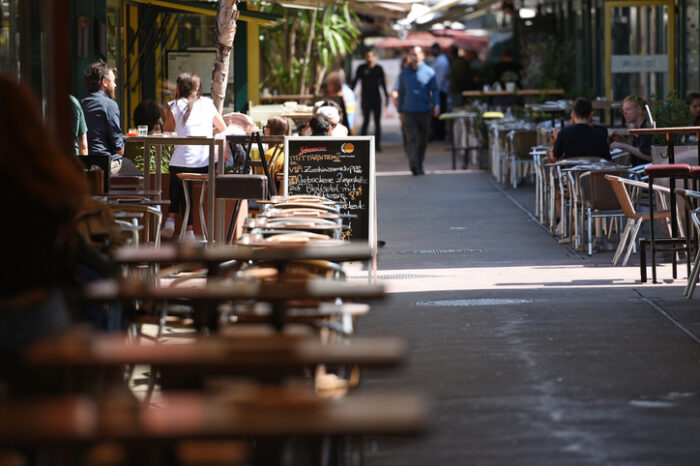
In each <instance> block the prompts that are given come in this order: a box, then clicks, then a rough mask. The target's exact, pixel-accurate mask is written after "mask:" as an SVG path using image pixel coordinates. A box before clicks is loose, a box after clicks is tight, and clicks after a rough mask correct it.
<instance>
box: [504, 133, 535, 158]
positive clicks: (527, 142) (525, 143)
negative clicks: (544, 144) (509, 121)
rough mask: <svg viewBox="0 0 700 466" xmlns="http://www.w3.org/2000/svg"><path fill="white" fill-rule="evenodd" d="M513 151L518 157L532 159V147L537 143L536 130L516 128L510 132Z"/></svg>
mask: <svg viewBox="0 0 700 466" xmlns="http://www.w3.org/2000/svg"><path fill="white" fill-rule="evenodd" d="M510 143H511V153H512V154H513V155H515V158H516V159H531V158H532V155H530V149H531V148H532V147H533V146H536V145H537V131H536V130H534V129H533V130H515V131H512V132H511V133H510Z"/></svg>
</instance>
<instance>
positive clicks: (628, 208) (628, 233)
mask: <svg viewBox="0 0 700 466" xmlns="http://www.w3.org/2000/svg"><path fill="white" fill-rule="evenodd" d="M605 179H606V180H608V181H609V182H610V184H611V185H612V189H613V191H614V193H615V196H616V197H617V200H618V202H619V203H620V207H621V208H622V212H623V213H624V215H625V217H627V223H626V224H625V229H624V230H623V231H622V234H621V235H620V243H619V244H618V246H617V251H615V256H614V257H613V260H612V263H613V265H617V263H618V262H619V260H620V257H622V253H623V252H625V248H626V252H625V257H624V259H623V261H622V265H623V266H625V265H627V261H628V260H629V257H630V254H631V253H632V249H633V248H634V244H635V241H636V239H637V236H638V235H639V230H640V229H641V228H642V224H643V223H644V222H645V221H647V220H649V219H650V218H651V217H650V215H649V212H637V210H636V209H635V207H634V204H633V203H632V199H631V198H630V195H629V193H628V192H627V186H630V187H635V188H639V189H648V188H649V185H648V184H647V183H644V182H641V181H634V180H628V179H625V178H621V177H619V176H614V175H605ZM654 192H655V193H656V194H659V199H660V202H661V205H662V209H664V210H661V211H660V212H656V213H655V214H654V218H669V217H670V215H671V213H670V212H669V211H668V210H665V209H666V207H665V200H664V198H663V196H661V195H660V194H661V193H668V192H669V189H668V188H666V187H664V186H658V185H654ZM650 197H651V196H650Z"/></svg>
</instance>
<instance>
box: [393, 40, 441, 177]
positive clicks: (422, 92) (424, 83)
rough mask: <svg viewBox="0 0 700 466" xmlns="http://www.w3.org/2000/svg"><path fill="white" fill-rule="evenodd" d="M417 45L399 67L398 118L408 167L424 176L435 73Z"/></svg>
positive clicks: (435, 101)
mask: <svg viewBox="0 0 700 466" xmlns="http://www.w3.org/2000/svg"><path fill="white" fill-rule="evenodd" d="M424 58H425V55H424V54H423V50H422V49H421V48H420V47H417V46H416V47H413V48H412V49H411V51H410V53H409V55H408V66H406V67H405V68H404V69H403V70H401V74H399V80H398V81H399V85H398V91H399V93H398V110H399V118H401V121H402V122H403V125H404V130H405V134H406V147H407V154H406V155H407V156H408V160H409V166H410V169H411V172H412V173H413V175H424V174H425V171H423V160H424V159H425V151H426V149H427V145H428V131H429V130H430V121H431V118H432V117H433V116H435V117H437V116H438V115H439V114H440V103H439V93H438V87H437V81H436V80H435V72H434V71H433V69H432V68H431V67H429V66H428V65H426V64H425V63H424V62H423V59H424Z"/></svg>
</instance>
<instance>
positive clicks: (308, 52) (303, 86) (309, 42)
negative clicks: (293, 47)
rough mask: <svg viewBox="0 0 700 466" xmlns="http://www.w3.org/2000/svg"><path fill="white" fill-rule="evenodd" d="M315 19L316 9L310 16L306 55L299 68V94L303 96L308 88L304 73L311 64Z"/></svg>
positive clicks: (316, 15)
mask: <svg viewBox="0 0 700 466" xmlns="http://www.w3.org/2000/svg"><path fill="white" fill-rule="evenodd" d="M316 18H318V9H317V8H314V12H313V15H311V25H310V26H311V27H310V30H309V37H308V38H307V39H306V53H305V54H304V57H303V58H304V64H303V65H302V67H301V83H300V85H299V94H302V95H303V94H304V91H305V90H307V89H308V88H307V87H306V72H307V71H308V70H309V65H310V64H311V46H312V45H313V43H314V39H315V36H316Z"/></svg>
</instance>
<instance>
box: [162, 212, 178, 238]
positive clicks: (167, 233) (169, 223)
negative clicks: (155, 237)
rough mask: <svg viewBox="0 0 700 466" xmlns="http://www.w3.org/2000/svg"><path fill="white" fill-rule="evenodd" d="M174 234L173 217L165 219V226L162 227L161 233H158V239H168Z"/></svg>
mask: <svg viewBox="0 0 700 466" xmlns="http://www.w3.org/2000/svg"><path fill="white" fill-rule="evenodd" d="M174 234H175V219H174V218H173V217H168V218H166V219H165V225H163V231H161V232H160V237H161V238H164V239H170V238H172V237H173V235H174Z"/></svg>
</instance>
